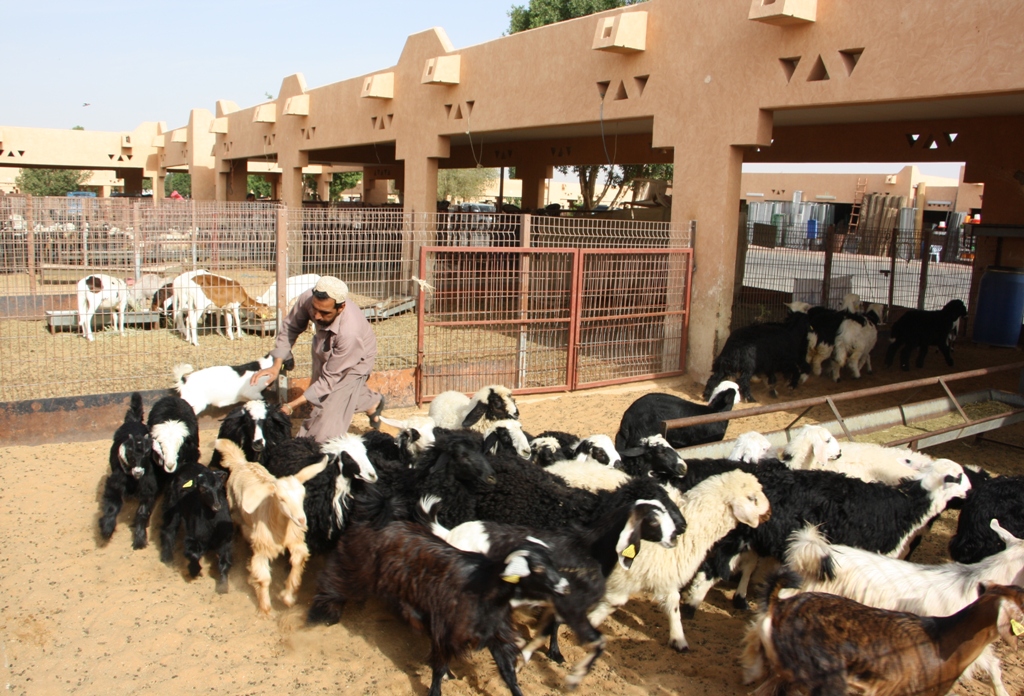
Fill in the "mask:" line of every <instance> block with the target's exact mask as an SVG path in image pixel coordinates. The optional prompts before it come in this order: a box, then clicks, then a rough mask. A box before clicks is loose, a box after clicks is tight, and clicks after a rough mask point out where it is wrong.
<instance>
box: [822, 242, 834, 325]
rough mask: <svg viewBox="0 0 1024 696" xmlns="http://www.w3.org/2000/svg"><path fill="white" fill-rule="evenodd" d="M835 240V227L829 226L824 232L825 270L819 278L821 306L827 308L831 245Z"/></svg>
mask: <svg viewBox="0 0 1024 696" xmlns="http://www.w3.org/2000/svg"><path fill="white" fill-rule="evenodd" d="M835 240H836V226H835V225H829V226H828V229H827V230H826V231H825V268H824V270H823V271H822V278H821V306H822V307H828V300H829V295H830V294H831V292H832V254H833V249H832V245H833V244H835Z"/></svg>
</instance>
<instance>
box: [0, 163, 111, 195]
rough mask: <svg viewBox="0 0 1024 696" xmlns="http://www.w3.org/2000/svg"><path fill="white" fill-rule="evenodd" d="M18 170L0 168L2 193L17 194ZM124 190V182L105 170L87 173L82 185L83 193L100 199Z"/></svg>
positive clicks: (19, 171)
mask: <svg viewBox="0 0 1024 696" xmlns="http://www.w3.org/2000/svg"><path fill="white" fill-rule="evenodd" d="M19 174H21V170H20V169H15V168H14V167H0V191H2V192H3V193H19V191H18V186H17V183H16V181H17V179H18V175H19ZM123 189H124V180H123V179H118V178H117V175H116V174H115V173H114V172H112V171H110V170H109V169H107V170H93V171H91V172H89V178H88V179H86V180H85V183H84V184H82V190H83V191H92V192H93V193H95V194H96V195H97V196H99V197H100V198H106V197H108V196H110V194H112V193H120V192H121V191H122V190H123Z"/></svg>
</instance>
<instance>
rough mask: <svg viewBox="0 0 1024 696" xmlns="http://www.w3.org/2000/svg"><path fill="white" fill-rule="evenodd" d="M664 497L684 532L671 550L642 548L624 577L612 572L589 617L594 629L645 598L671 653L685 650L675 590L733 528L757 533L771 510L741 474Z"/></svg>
mask: <svg viewBox="0 0 1024 696" xmlns="http://www.w3.org/2000/svg"><path fill="white" fill-rule="evenodd" d="M668 491H669V496H670V497H671V498H672V501H673V502H675V503H676V504H677V505H678V507H679V512H681V513H682V515H683V518H684V519H685V520H686V522H687V526H686V532H685V533H684V534H682V535H681V536H680V537H679V543H678V544H677V545H676V546H675V548H672V549H664V548H661V547H658V546H655V545H654V544H644V546H643V549H642V552H641V553H639V554H638V555H637V557H636V558H635V559H634V561H633V564H632V566H631V567H630V569H629V570H628V571H625V570H623V569H622V568H618V567H617V568H616V569H615V570H613V571H612V574H611V575H610V576H609V577H608V584H607V588H606V590H605V596H604V598H603V599H602V600H601V602H600V603H599V604H598V605H597V607H595V608H594V610H593V611H591V613H590V621H591V623H592V624H594V626H598V625H600V624H601V622H602V621H604V620H605V618H607V617H608V615H609V614H611V613H612V612H613V611H614V610H615V609H616V608H617V607H620V606H622V605H623V604H625V603H626V602H628V601H629V598H630V597H632V596H633V595H635V594H638V593H640V592H643V591H646V592H650V593H651V594H652V595H654V598H655V599H656V600H658V601H659V602H661V605H662V607H663V608H664V610H665V614H666V616H667V617H668V622H669V644H670V645H671V646H672V647H673V648H675V649H676V650H686V649H687V648H688V645H687V642H686V636H685V635H684V633H683V623H682V620H681V617H680V613H679V600H680V588H682V587H684V586H685V585H686V584H687V583H688V582H689V581H690V580H691V579H692V578H693V576H694V574H695V573H696V572H697V569H698V568H699V567H700V564H701V562H703V560H704V557H705V556H706V555H707V553H708V551H709V550H710V549H711V547H712V546H714V545H715V543H716V542H717V541H718V540H719V539H721V538H722V537H724V536H725V535H726V534H728V533H729V532H730V531H732V530H733V529H734V528H735V527H736V525H737V524H746V525H748V526H750V527H757V526H758V524H760V522H761V520H762V519H766V518H767V516H768V514H769V513H770V510H771V508H770V505H769V504H768V498H767V497H765V494H764V491H762V490H761V484H760V483H758V481H757V478H755V477H754V476H753V475H752V474H748V473H746V472H743V471H727V472H726V473H724V474H719V475H717V476H712V477H710V478H708V479H705V480H704V481H701V482H700V483H699V484H697V485H696V486H694V487H693V488H692V489H690V490H689V491H687V492H686V493H684V494H680V493H679V492H678V491H677V490H676V489H675V488H672V487H668Z"/></svg>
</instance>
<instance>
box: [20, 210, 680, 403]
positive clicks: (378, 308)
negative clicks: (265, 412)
mask: <svg viewBox="0 0 1024 696" xmlns="http://www.w3.org/2000/svg"><path fill="white" fill-rule="evenodd" d="M282 227H283V229H280V232H279V228H282ZM279 238H280V239H285V240H287V245H285V246H282V247H281V248H279V246H278V239H279ZM426 246H434V247H445V248H452V249H476V250H479V251H480V252H481V253H479V254H477V255H476V256H475V257H474V258H473V260H472V261H470V262H469V263H470V264H471V266H470V268H471V271H470V273H471V276H472V277H473V278H474V280H473V281H472V282H465V281H464V280H460V281H458V283H456V284H455V285H454V286H453V285H450V284H449V285H445V284H444V283H442V286H444V291H443V292H438V293H435V292H433V291H429V290H430V289H429V288H428V292H426V293H425V294H424V295H422V297H424V298H426V300H425V301H426V302H429V303H431V304H430V307H431V309H432V310H434V309H439V310H441V311H443V312H450V313H451V312H463V311H465V309H464V308H466V307H471V308H472V311H473V312H475V314H474V316H476V317H479V319H480V321H481V322H483V323H482V324H481V328H480V329H479V330H478V332H479V331H482V332H485V333H486V332H490V333H494V334H497V333H502V330H499V329H498V326H497V324H498V323H499V322H500V321H501V318H502V317H503V316H506V315H508V314H509V313H514V312H517V311H520V308H521V307H522V306H529V307H530V312H532V313H536V315H537V316H542V315H544V316H551V317H554V316H555V315H557V313H558V312H560V311H562V310H561V309H556V308H555V306H554V305H553V304H552V302H553V300H552V299H551V297H552V290H553V289H554V288H556V287H557V288H563V287H564V286H565V284H566V282H567V281H566V280H565V277H564V270H563V269H562V268H561V266H560V265H559V264H560V263H561V262H554V261H546V260H544V258H542V255H537V256H536V258H535V259H533V260H531V261H530V263H533V264H534V266H533V268H532V270H531V271H530V277H531V278H532V279H533V280H532V281H531V284H528V292H529V293H530V295H529V298H528V299H527V301H526V305H522V304H518V303H519V302H520V300H519V294H520V293H521V292H522V289H523V288H522V285H521V278H522V263H524V261H523V257H522V256H521V255H520V254H519V253H518V251H513V250H518V249H520V248H522V247H537V248H548V247H564V248H572V249H609V250H611V249H617V250H619V251H620V252H621V253H627V256H628V251H629V249H633V248H635V249H687V248H688V247H689V246H690V240H689V237H688V236H687V235H686V234H685V233H683V232H680V231H675V230H672V229H671V227H670V225H668V224H667V223H649V222H634V221H621V220H601V219H588V218H581V219H572V218H557V217H551V218H547V217H534V216H522V215H506V214H495V213H471V212H467V213H461V212H460V213H438V214H430V215H425V214H417V215H408V214H405V213H403V212H402V211H401V210H399V209H395V208H386V209H374V208H365V207H360V208H354V207H351V206H333V205H330V206H327V205H318V206H310V207H303V208H301V209H294V208H293V209H287V208H284V207H281V206H278V205H273V204H264V203H220V202H205V201H161V202H159V203H158V204H157V203H154V202H151V201H140V200H133V199H88V198H33V197H30V196H6V197H0V402H12V401H23V400H29V399H40V398H49V397H69V396H81V395H89V394H105V393H118V392H125V391H132V390H152V389H166V388H169V387H171V386H172V383H173V378H172V375H171V370H172V368H173V366H174V365H175V364H177V363H190V364H191V365H193V366H194V367H195V368H196V369H201V368H203V367H207V366H210V365H218V364H240V363H243V362H248V361H250V360H254V359H256V358H257V357H259V356H261V355H264V354H266V353H267V352H268V351H269V350H270V349H271V348H272V347H273V343H274V333H275V330H276V323H277V322H276V318H275V315H276V301H277V297H276V295H277V293H276V286H275V281H276V278H277V270H278V268H279V267H281V266H282V265H283V270H284V275H285V276H286V277H287V278H288V285H289V287H288V288H287V291H286V294H287V295H288V296H289V298H290V299H291V298H292V297H293V296H295V295H297V294H298V293H299V292H300V291H301V290H303V289H305V288H307V287H309V284H310V282H311V280H310V279H311V278H312V277H313V276H315V275H328V274H329V275H336V276H338V277H340V278H342V279H343V280H345V281H346V283H347V284H348V286H349V288H350V291H351V293H352V299H353V300H355V302H356V304H358V305H359V306H360V307H361V308H362V310H363V312H364V314H365V315H367V317H368V318H369V319H370V320H371V322H372V323H373V325H374V330H375V331H376V333H377V337H378V357H377V362H376V370H377V371H378V372H383V371H390V370H411V371H416V370H417V368H418V367H419V366H420V365H421V364H422V362H423V353H422V350H421V346H420V345H419V344H418V342H419V340H420V336H421V328H420V327H419V326H418V320H417V312H416V308H417V304H418V302H419V301H420V297H421V294H420V289H421V284H422V283H423V282H425V281H423V280H422V279H421V278H420V276H419V275H418V273H419V272H420V271H419V258H420V251H421V249H422V248H423V247H426ZM604 263H606V264H607V263H610V262H609V261H607V260H606V261H605V262H604ZM616 263H617V264H618V267H617V268H615V269H614V271H612V274H613V275H616V276H623V277H630V274H631V273H645V274H648V275H650V273H651V272H652V271H651V269H650V268H648V267H647V266H645V267H644V268H645V269H646V270H637V269H634V270H629V269H630V268H631V267H630V266H629V264H628V263H627V264H626V265H625V266H623V265H622V262H616ZM655 263H656V265H657V264H661V265H662V266H664V265H665V264H666V263H668V262H665V261H664V260H662V261H658V262H655ZM641 265H643V264H641ZM668 267H670V268H671V267H672V264H671V263H669V264H668ZM687 267H688V266H687ZM462 270H463V271H466V267H465V266H464V267H462ZM199 271H204V272H207V273H212V274H217V275H221V276H224V277H227V278H230V279H232V280H234V281H237V282H238V283H239V284H240V285H241V286H242V288H243V289H244V290H245V291H246V293H247V294H248V295H249V297H250V298H252V299H253V300H258V301H259V302H262V303H263V304H266V305H267V308H265V309H260V310H259V311H249V312H245V311H243V312H242V317H241V318H242V329H243V330H242V331H241V332H239V333H238V335H237V336H234V337H233V340H229V339H228V336H227V335H226V331H225V318H224V316H223V313H222V312H220V311H210V312H209V313H208V314H207V315H205V316H204V318H203V320H202V323H201V326H200V332H199V333H200V335H199V339H198V342H199V345H198V346H193V345H191V344H190V343H187V342H186V341H185V340H184V337H183V335H182V333H181V331H180V330H179V329H177V328H176V327H175V326H174V325H173V321H171V320H170V318H169V317H168V316H166V315H165V313H164V312H163V311H162V309H163V302H162V299H163V297H164V296H165V295H166V292H167V291H166V290H164V294H163V295H161V294H160V293H159V291H160V289H161V288H163V287H164V286H167V285H168V284H169V283H170V282H171V281H172V280H173V279H174V278H175V277H177V276H178V275H180V274H183V273H188V272H199ZM97 274H100V275H105V276H111V277H113V278H116V279H120V280H122V281H124V282H125V284H126V294H127V297H128V308H127V311H126V313H125V316H126V319H125V330H124V335H123V336H121V335H119V333H118V332H117V331H115V330H114V329H113V326H112V324H113V321H112V320H113V316H112V313H111V311H110V310H109V309H101V310H100V311H98V312H97V314H96V316H95V317H94V318H93V328H94V330H95V334H94V335H95V340H94V341H92V342H89V341H86V340H84V338H83V336H82V332H81V329H80V327H79V312H78V290H77V283H78V281H80V280H82V279H84V278H86V277H88V276H91V275H97ZM655 277H656V278H658V279H660V280H653V279H652V280H650V283H652V284H653V285H657V283H665V284H670V283H671V282H670V280H669V275H666V274H664V273H662V274H660V275H657V276H652V278H655ZM619 292H620V293H630V292H632V290H630V289H629V288H626V287H623V288H622V289H621V290H620V291H619ZM647 292H648V291H645V293H640V294H639V295H638V297H641V298H643V297H647V296H648V294H647ZM651 292H655V293H660V294H661V295H662V296H664V297H672V298H678V297H680V296H681V295H680V293H679V291H678V289H668V288H663V289H660V290H659V289H657V288H655V289H653V290H651ZM154 295H156V296H157V299H156V301H154V299H153V298H154ZM512 295H514V296H515V297H516V298H517V299H516V301H515V302H514V303H513V302H511V301H510V300H509V299H508V298H509V297H510V296H512ZM638 301H639V300H638ZM559 302H561V300H559ZM644 302H646V300H644ZM598 304H600V302H598ZM603 311H607V312H612V313H614V312H618V313H620V314H622V312H623V311H624V310H623V309H622V308H621V307H620V308H618V309H616V308H614V307H608V308H606V309H605V310H603ZM545 313H546V314H545ZM624 316H628V315H624ZM620 321H625V319H620ZM673 321H676V320H673ZM639 330H640V331H641V332H646V333H645V335H647V336H649V338H648V339H645V340H647V341H648V343H650V345H652V346H653V345H656V342H657V341H658V340H661V337H662V335H663V333H664V329H662V328H658V329H657V330H652V329H651V328H649V327H648V328H644V329H639ZM673 332H675V333H673ZM589 335H590V336H591V338H589V339H588V340H587V342H586V344H587V346H588V347H587V354H588V355H590V356H591V357H590V359H591V360H592V361H593V363H594V364H599V363H601V362H602V361H604V362H608V363H609V364H611V363H612V362H615V361H616V360H618V361H619V362H621V359H620V358H616V357H615V356H616V355H617V354H618V353H621V352H622V349H621V348H612V347H608V346H620V347H621V346H627V345H628V346H632V347H633V348H635V346H636V345H637V340H636V336H633V337H631V338H630V337H626V334H624V333H622V331H621V330H620V331H619V333H615V332H614V331H607V330H606V331H604V333H601V332H598V333H596V334H595V333H593V332H591V333H590V334H589ZM665 335H668V336H670V337H671V338H670V340H671V341H676V337H677V335H678V329H675V328H673V329H670V330H668V333H667V334H665ZM553 336H554V333H551V332H549V335H547V336H545V335H544V334H543V332H541V333H538V334H536V335H535V336H534V337H533V338H532V339H531V340H533V341H534V342H536V343H538V344H541V345H544V346H550V347H558V346H564V344H565V341H564V340H563V339H562V338H560V337H559V338H554V337H553ZM310 339H311V333H309V332H307V333H306V334H304V335H303V336H302V337H300V339H299V342H298V343H297V345H296V347H295V350H294V353H295V358H296V363H297V366H296V370H295V372H293V373H292V376H294V377H308V376H309V369H310V357H309V347H308V346H309V342H310ZM431 340H434V341H435V343H434V344H433V345H435V346H436V348H435V349H432V350H433V352H434V353H435V354H444V355H446V356H447V357H445V358H444V361H445V362H446V363H448V364H451V363H452V362H457V361H459V360H463V359H465V360H472V359H473V358H472V356H473V355H474V354H476V352H478V351H477V349H478V348H479V346H478V344H477V343H476V341H477V338H476V337H474V336H466V335H465V333H464V332H461V331H449V332H448V335H447V336H446V337H445V338H443V339H431ZM516 340H517V341H518V338H517V339H516ZM602 346H604V347H602ZM502 350H504V348H502ZM683 354H685V351H684V352H683ZM647 362H648V363H650V360H649V359H648V360H647ZM669 362H670V363H671V364H672V366H673V367H672V370H673V371H678V369H681V368H677V367H676V365H677V361H675V360H674V359H673V360H670V361H669ZM651 364H653V363H651ZM544 365H545V366H541V363H535V364H534V365H532V366H531V367H530V371H529V375H525V376H524V378H523V379H522V380H519V381H518V382H516V383H518V384H522V385H524V387H527V388H530V387H532V388H540V389H543V388H547V387H550V386H552V385H556V384H564V383H565V381H566V380H565V371H566V369H567V368H564V367H561V366H559V367H557V368H552V367H549V366H546V365H547V363H544ZM638 369H640V370H641V371H646V372H647V373H649V372H650V371H651V370H652V368H651V367H650V364H645V366H644V367H643V368H638ZM612 372H613V373H614V374H615V375H616V376H618V377H621V376H622V375H623V374H624V373H623V372H622V370H621V369H619V368H614V369H613V370H612ZM627 372H628V371H627ZM634 372H636V370H634ZM594 374H598V375H600V374H603V373H600V372H597V373H594ZM609 374H611V373H609ZM629 374H632V373H629ZM638 374H639V373H638ZM627 378H628V374H627ZM479 386H480V385H479V384H476V383H474V384H472V385H470V384H468V383H467V385H466V387H465V389H466V391H469V390H471V389H476V388H478V387H479ZM449 388H454V387H449Z"/></svg>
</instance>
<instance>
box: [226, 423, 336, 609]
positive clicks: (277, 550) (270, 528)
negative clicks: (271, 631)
mask: <svg viewBox="0 0 1024 696" xmlns="http://www.w3.org/2000/svg"><path fill="white" fill-rule="evenodd" d="M215 447H216V449H217V451H218V452H220V455H221V466H223V467H224V468H226V469H227V470H228V471H230V472H231V473H230V475H229V476H228V483H227V496H228V504H229V505H230V506H231V511H232V514H233V516H234V517H235V521H236V522H237V523H238V524H239V526H240V527H241V529H242V535H243V536H244V537H245V539H246V541H248V542H249V546H250V547H251V548H252V559H251V560H250V561H249V584H250V585H252V586H253V588H254V589H255V590H256V599H257V600H258V602H259V606H260V612H261V613H263V614H264V615H266V614H269V613H270V563H271V562H272V561H273V560H274V559H275V558H277V557H278V556H280V555H281V554H282V553H284V551H285V549H287V550H288V556H289V560H290V563H291V572H289V574H288V580H287V582H286V583H285V587H284V590H282V591H281V595H280V597H281V601H282V602H284V603H285V605H286V606H289V607H290V606H292V605H294V604H295V593H296V592H298V590H299V586H300V585H301V584H302V572H303V570H304V568H305V566H306V560H307V559H308V558H309V549H308V548H307V547H306V513H305V512H304V511H303V502H304V499H305V496H306V489H305V487H304V486H303V484H304V483H305V482H306V481H308V480H309V479H311V478H313V477H314V476H316V475H317V474H319V473H320V472H321V471H323V470H324V469H325V468H326V467H327V462H328V457H327V456H325V457H324V458H323V460H322V461H320V462H319V463H317V464H313V465H311V466H307V467H306V468H304V469H302V470H301V471H299V472H298V473H297V474H295V475H294V476H282V477H281V478H275V477H274V476H272V475H271V474H270V473H269V472H268V471H267V470H266V469H264V468H263V466H262V465H260V464H257V463H255V462H250V461H246V458H245V453H244V452H243V451H242V449H241V448H240V447H239V446H238V445H236V444H235V443H234V442H232V441H231V440H225V439H219V440H217V443H216V445H215Z"/></svg>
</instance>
